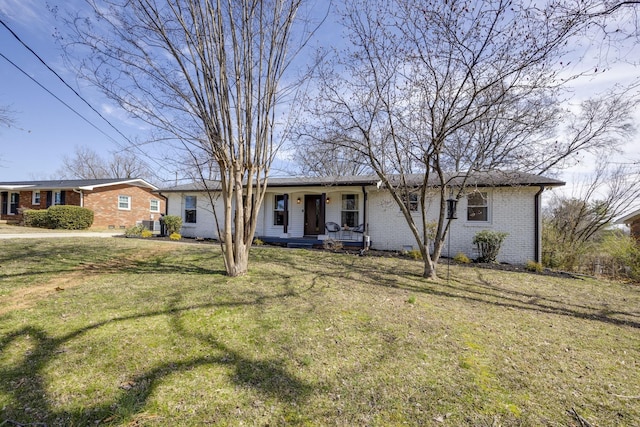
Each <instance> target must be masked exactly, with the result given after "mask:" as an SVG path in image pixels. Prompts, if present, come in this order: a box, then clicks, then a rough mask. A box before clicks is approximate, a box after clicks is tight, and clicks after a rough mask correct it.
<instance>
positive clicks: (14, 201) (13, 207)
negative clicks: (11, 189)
mask: <svg viewBox="0 0 640 427" xmlns="http://www.w3.org/2000/svg"><path fill="white" fill-rule="evenodd" d="M10 197H11V199H10V201H9V214H17V213H18V207H19V206H20V193H11V196H10Z"/></svg>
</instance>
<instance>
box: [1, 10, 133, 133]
mask: <svg viewBox="0 0 640 427" xmlns="http://www.w3.org/2000/svg"><path fill="white" fill-rule="evenodd" d="M0 24H2V26H3V27H5V28H6V29H7V31H9V32H10V33H11V35H12V36H13V37H15V39H16V40H18V42H20V44H21V45H22V46H24V47H25V48H26V49H27V50H28V51H29V52H31V53H32V54H33V56H35V57H36V58H38V61H40V62H41V63H42V65H44V66H45V67H47V69H48V70H49V71H51V72H52V73H53V74H54V75H55V76H56V77H57V78H58V79H59V80H60V81H61V82H62V83H63V84H64V85H65V86H66V87H68V88H69V89H71V91H72V92H73V93H74V94H75V95H76V96H77V97H78V98H80V99H81V100H82V102H84V103H85V104H87V105H88V106H89V108H91V109H92V110H93V111H94V112H95V113H96V114H97V115H98V116H100V118H101V119H102V120H104V121H105V122H107V123H108V124H109V126H111V128H112V129H113V130H115V131H116V132H118V134H119V135H120V136H122V137H123V138H124V139H125V140H126V141H127V142H128V143H129V144H132V145H133V142H132V141H131V140H130V139H129V138H128V137H127V136H126V135H125V134H123V133H122V132H121V131H120V130H119V129H118V128H116V127H115V126H114V125H113V124H112V123H111V122H110V121H109V120H107V118H106V117H104V116H103V115H102V114H101V113H100V112H99V111H98V110H96V109H95V108H94V107H93V105H91V104H90V103H89V102H88V101H87V100H86V99H84V98H83V97H82V95H80V94H79V93H78V91H76V90H75V89H74V88H73V87H72V86H71V85H70V84H69V83H67V82H66V81H65V79H63V78H62V77H61V76H60V75H59V74H58V73H57V72H56V71H55V70H54V69H53V68H51V67H50V66H49V64H47V63H46V62H45V61H44V60H43V59H42V58H41V57H40V55H38V54H37V53H36V52H35V51H34V50H33V49H31V47H29V46H28V45H27V44H26V43H25V42H24V41H22V39H21V38H20V36H18V35H17V34H16V33H15V32H14V31H13V30H12V29H11V28H9V26H8V25H7V24H6V23H5V22H4V21H3V20H2V19H0ZM5 59H6V57H5ZM13 65H14V66H15V64H13ZM20 71H22V70H20ZM32 80H34V79H32ZM34 81H35V80H34ZM38 84H39V83H38ZM39 85H40V84H39ZM40 86H41V87H42V85H40ZM47 92H49V91H47ZM49 93H51V92H49ZM56 99H58V100H59V98H58V97H56ZM65 105H67V104H65ZM67 107H68V105H67ZM72 111H74V112H75V113H76V114H78V113H77V112H76V111H75V110H73V109H72ZM81 117H82V116H81ZM83 119H84V120H85V121H87V122H88V120H87V119H85V118H84V117H83ZM92 126H93V127H96V126H95V125H93V124H92ZM96 129H97V127H96ZM102 133H103V134H105V133H104V132H102ZM105 135H106V134H105ZM111 140H112V141H113V142H116V141H115V140H114V139H113V138H111Z"/></svg>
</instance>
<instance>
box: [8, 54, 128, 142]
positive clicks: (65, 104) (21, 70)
mask: <svg viewBox="0 0 640 427" xmlns="http://www.w3.org/2000/svg"><path fill="white" fill-rule="evenodd" d="M0 56H1V57H2V58H4V60H5V61H7V62H8V63H9V64H11V65H13V66H14V67H15V68H17V69H18V71H20V72H21V73H22V74H24V75H25V76H27V77H29V78H30V79H31V80H32V81H33V82H34V83H35V84H37V85H38V86H40V87H41V88H42V89H44V90H45V91H46V92H47V93H48V94H49V95H51V96H53V97H54V98H55V99H57V100H58V101H60V102H61V103H62V104H63V105H64V106H65V107H67V108H68V109H69V110H71V111H73V112H74V113H75V114H76V115H77V116H78V117H80V118H81V119H82V120H84V121H85V122H87V123H89V125H91V126H92V127H93V128H94V129H96V130H97V131H99V132H100V133H102V134H103V135H104V136H106V137H107V138H109V139H110V140H111V141H113V142H115V143H116V144H117V141H116V140H114V139H113V138H112V137H111V136H109V135H108V134H107V133H105V132H104V131H103V130H102V129H100V128H99V127H98V126H96V125H94V124H93V123H91V121H89V119H87V118H86V117H84V116H83V115H82V114H80V113H79V112H77V111H76V110H74V109H73V107H71V106H70V105H69V104H67V103H66V102H64V101H63V100H62V99H60V98H59V97H58V96H57V95H56V94H55V93H53V92H51V91H50V90H49V89H47V88H46V87H44V85H42V83H40V82H39V81H37V80H36V79H35V78H33V77H32V76H30V75H29V74H28V73H27V72H26V71H24V70H23V69H22V68H20V66H19V65H18V64H16V63H14V62H13V61H11V60H10V59H9V58H7V57H6V56H4V54H3V53H1V52H0Z"/></svg>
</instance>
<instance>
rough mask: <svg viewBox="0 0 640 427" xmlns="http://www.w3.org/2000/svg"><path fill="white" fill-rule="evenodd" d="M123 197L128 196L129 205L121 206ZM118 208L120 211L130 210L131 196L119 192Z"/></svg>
mask: <svg viewBox="0 0 640 427" xmlns="http://www.w3.org/2000/svg"><path fill="white" fill-rule="evenodd" d="M121 197H126V198H127V207H126V208H123V207H122V206H120V198H121ZM118 210H119V211H130V210H131V196H127V195H124V194H118Z"/></svg>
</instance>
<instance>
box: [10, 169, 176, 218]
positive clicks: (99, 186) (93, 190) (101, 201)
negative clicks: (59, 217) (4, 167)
mask: <svg viewBox="0 0 640 427" xmlns="http://www.w3.org/2000/svg"><path fill="white" fill-rule="evenodd" d="M155 190H157V188H156V187H154V186H153V185H151V184H149V183H148V182H146V181H144V180H142V179H82V180H53V181H21V182H0V220H8V221H20V220H21V219H22V212H23V211H24V210H25V209H46V208H48V207H49V206H52V205H73V206H82V207H85V208H88V209H91V210H92V211H93V214H94V220H93V226H92V228H118V229H120V228H127V227H130V226H132V225H135V224H136V222H137V221H145V220H146V221H148V220H158V219H159V218H160V214H163V213H164V212H165V207H166V202H165V199H164V198H163V197H162V196H159V195H158V194H156V193H154V191H155Z"/></svg>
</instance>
